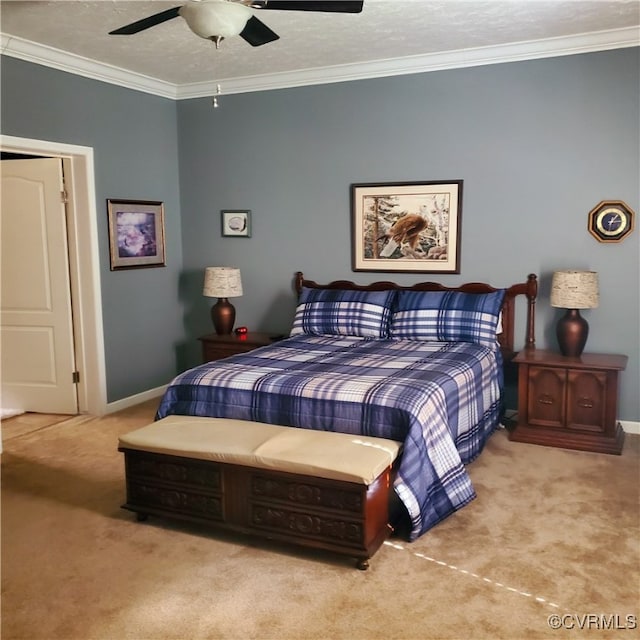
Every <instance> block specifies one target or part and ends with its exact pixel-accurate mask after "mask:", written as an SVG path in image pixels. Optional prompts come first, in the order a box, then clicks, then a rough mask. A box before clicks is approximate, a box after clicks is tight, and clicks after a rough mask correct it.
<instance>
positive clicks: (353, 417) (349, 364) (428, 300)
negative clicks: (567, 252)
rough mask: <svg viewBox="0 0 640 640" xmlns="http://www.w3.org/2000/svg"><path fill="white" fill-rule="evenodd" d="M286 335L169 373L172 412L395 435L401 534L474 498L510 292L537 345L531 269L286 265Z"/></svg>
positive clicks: (495, 416) (510, 328)
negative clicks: (447, 271)
mask: <svg viewBox="0 0 640 640" xmlns="http://www.w3.org/2000/svg"><path fill="white" fill-rule="evenodd" d="M295 289H296V292H297V294H298V304H297V307H296V311H295V316H294V320H293V324H292V328H291V332H290V334H289V335H288V336H287V337H286V338H284V339H282V340H278V341H274V343H273V344H271V345H268V346H264V347H260V348H258V349H255V350H253V351H250V352H248V353H243V354H239V355H236V356H232V357H229V358H225V359H224V360H217V361H215V362H209V363H205V364H203V365H200V366H197V367H194V368H192V369H190V370H188V371H185V372H184V373H182V374H180V375H178V376H177V377H176V378H175V379H174V380H173V381H172V382H171V383H170V384H169V386H168V388H167V390H166V391H165V393H164V395H163V397H162V398H161V401H160V404H159V407H158V411H157V415H156V418H157V419H161V418H164V417H167V416H169V415H194V416H210V417H216V418H233V419H238V420H247V421H254V422H264V423H268V424H278V425H282V426H289V427H298V428H305V429H320V430H326V431H339V432H344V433H350V434H361V435H367V436H377V437H383V438H389V439H392V440H397V441H399V442H402V444H403V447H402V453H401V455H400V457H399V461H398V464H397V470H396V473H395V477H394V483H393V489H394V493H395V496H397V498H398V499H399V503H400V504H401V505H402V508H403V510H404V512H405V514H406V516H407V517H408V521H409V527H408V529H409V531H408V533H407V537H408V539H409V540H415V539H416V538H418V537H419V536H421V535H422V534H424V533H425V532H426V531H428V530H429V529H430V528H432V527H433V526H434V525H435V524H437V523H438V522H440V521H442V520H443V519H444V518H446V517H447V516H449V515H450V514H452V513H453V512H455V511H457V510H458V509H460V508H462V507H463V506H465V505H466V504H468V503H469V502H470V501H471V500H473V499H474V498H475V496H476V494H475V490H474V488H473V486H472V484H471V480H470V478H469V476H468V474H467V471H466V469H465V465H467V464H469V463H470V462H471V461H473V460H474V459H475V458H476V457H477V456H478V455H479V454H480V452H481V451H482V449H483V447H484V445H485V443H486V441H487V440H488V438H489V437H490V436H491V434H492V433H493V432H494V431H495V429H496V428H497V427H498V426H499V424H500V420H501V417H502V413H503V410H504V407H503V393H504V367H505V365H506V364H507V363H509V362H510V360H511V359H512V358H513V357H514V355H515V349H514V327H515V310H516V298H517V297H518V296H524V297H525V298H526V321H525V325H526V335H525V340H524V344H525V347H526V348H532V347H534V345H535V338H534V335H535V326H534V312H535V300H536V295H537V279H536V276H535V275H533V274H531V275H529V276H528V278H527V280H526V281H525V282H521V283H517V284H514V285H511V286H509V287H506V288H496V287H493V286H491V285H489V284H485V283H468V284H464V285H462V286H460V287H446V286H443V285H441V284H439V283H431V282H426V283H419V284H415V285H412V286H400V285H398V284H395V283H392V282H375V283H373V284H369V285H358V284H356V283H354V282H351V281H348V280H338V281H334V282H331V283H329V284H324V285H323V284H318V283H317V282H315V281H313V280H307V279H305V277H304V275H303V274H302V273H301V272H298V273H297V274H296V276H295Z"/></svg>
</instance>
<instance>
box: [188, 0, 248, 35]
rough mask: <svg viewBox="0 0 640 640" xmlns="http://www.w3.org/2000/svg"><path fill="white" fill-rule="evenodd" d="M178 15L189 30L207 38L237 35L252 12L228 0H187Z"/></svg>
mask: <svg viewBox="0 0 640 640" xmlns="http://www.w3.org/2000/svg"><path fill="white" fill-rule="evenodd" d="M180 15H181V16H182V17H183V18H184V19H185V21H186V23H187V24H188V25H189V29H191V31H193V32H194V33H195V34H196V35H197V36H200V37H201V38H205V39H207V40H209V39H211V38H214V37H216V36H218V37H220V38H231V37H233V36H237V35H239V34H240V33H241V32H242V30H243V29H244V28H245V25H246V24H247V21H248V20H249V18H251V16H252V15H253V14H252V12H251V9H249V7H246V6H245V5H243V4H237V3H235V2H229V0H189V1H188V2H187V3H186V4H185V5H184V6H183V7H182V8H181V9H180Z"/></svg>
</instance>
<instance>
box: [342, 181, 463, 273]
mask: <svg viewBox="0 0 640 640" xmlns="http://www.w3.org/2000/svg"><path fill="white" fill-rule="evenodd" d="M461 216H462V180H449V181H431V182H398V183H379V184H353V185H351V229H352V270H353V271H398V272H419V273H460V230H461V227H460V224H461Z"/></svg>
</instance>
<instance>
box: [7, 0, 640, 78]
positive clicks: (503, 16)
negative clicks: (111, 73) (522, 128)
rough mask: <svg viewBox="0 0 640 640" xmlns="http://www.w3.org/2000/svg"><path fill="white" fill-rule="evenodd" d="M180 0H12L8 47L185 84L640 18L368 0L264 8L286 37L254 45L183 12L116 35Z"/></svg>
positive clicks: (555, 7) (623, 3)
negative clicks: (199, 27)
mask: <svg viewBox="0 0 640 640" xmlns="http://www.w3.org/2000/svg"><path fill="white" fill-rule="evenodd" d="M179 4H180V1H179V0H178V1H177V2H176V0H173V1H169V2H165V1H164V0H154V1H128V2H120V1H112V0H101V1H95V2H76V1H74V0H57V1H55V2H27V1H22V0H2V1H1V2H0V12H1V14H0V18H1V23H0V26H1V31H2V34H3V44H4V46H5V49H6V51H8V50H9V48H10V46H11V36H16V37H17V39H20V40H26V41H30V42H33V43H38V44H41V45H46V46H48V47H53V48H54V49H57V50H61V51H64V52H68V53H71V54H75V55H76V56H80V57H82V58H83V59H87V60H89V61H96V62H100V63H104V64H107V65H112V66H113V67H116V68H120V69H124V70H127V71H131V72H134V73H136V74H142V75H143V76H148V77H149V78H153V79H156V80H161V81H165V82H168V83H171V84H172V85H176V86H184V85H192V84H194V83H211V82H220V81H226V80H229V79H237V78H246V77H254V76H263V75H272V74H278V73H280V72H301V71H303V70H304V71H308V70H314V69H317V68H328V67H329V68H333V67H335V66H337V65H353V64H362V63H369V62H371V61H386V60H394V59H398V58H406V57H415V56H425V55H430V54H438V53H442V52H452V51H456V52H458V53H460V52H461V51H462V52H463V53H464V50H473V49H476V48H478V47H496V46H502V45H509V44H513V43H522V42H529V41H540V40H547V39H554V38H566V37H570V36H576V35H578V34H587V33H593V32H603V31H609V30H616V29H625V28H629V27H634V26H637V25H638V24H639V23H640V2H639V1H638V0H613V1H609V0H483V1H481V0H365V3H364V9H363V12H362V13H360V14H331V13H309V12H292V11H260V10H255V12H256V14H257V15H258V16H259V18H260V19H261V20H262V21H263V22H264V23H266V24H267V25H268V26H269V27H270V28H271V29H273V30H274V31H276V33H278V34H279V35H280V40H277V41H276V42H272V43H270V44H266V45H264V46H262V47H251V46H250V45H248V44H247V43H246V42H245V41H244V40H242V39H241V38H239V37H235V38H230V39H228V40H225V41H223V42H222V44H221V47H220V49H219V50H216V49H215V46H214V45H213V44H212V43H211V42H209V41H207V40H203V39H202V38H199V37H197V36H196V35H194V34H193V33H192V32H191V31H190V30H189V28H188V27H187V25H186V23H185V22H184V20H183V19H182V18H176V19H174V20H171V21H169V22H166V23H164V24H161V25H158V26H156V27H153V28H151V29H148V30H146V31H143V32H141V33H139V34H137V35H132V36H110V35H108V32H109V31H110V30H112V29H115V28H117V27H121V26H123V25H124V24H128V23H130V22H133V21H135V20H138V19H140V18H144V17H146V16H148V15H150V14H153V13H157V12H159V11H162V10H164V9H167V8H170V7H174V6H176V5H179ZM627 46H628V45H627Z"/></svg>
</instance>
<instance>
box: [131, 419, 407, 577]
mask: <svg viewBox="0 0 640 640" xmlns="http://www.w3.org/2000/svg"><path fill="white" fill-rule="evenodd" d="M400 447H401V444H400V443H398V442H395V441H393V440H386V439H382V438H372V437H366V436H353V435H348V434H344V433H335V432H330V431H315V430H311V429H296V428H292V427H280V426H275V425H270V424H262V423H257V422H249V421H244V420H229V419H226V418H198V417H191V416H169V417H167V418H163V419H162V420H158V421H157V422H154V423H152V424H150V425H148V426H145V427H143V428H141V429H137V430H136V431H132V432H131V433H127V434H126V435H123V436H121V437H120V440H119V451H122V452H123V453H124V456H125V474H126V485H127V501H126V503H125V504H124V505H122V506H123V508H125V509H129V510H131V511H134V512H136V513H137V516H138V519H139V520H145V519H146V518H147V516H148V515H157V516H167V517H174V518H181V519H183V520H190V521H193V522H199V523H207V524H212V525H215V526H217V527H221V528H224V529H229V530H233V531H237V532H241V533H245V534H253V535H259V536H262V537H266V538H270V539H273V540H278V541H284V542H291V543H295V544H298V545H304V546H307V547H312V548H315V549H323V550H328V551H333V552H337V553H340V554H343V555H347V556H352V557H354V558H356V559H357V566H358V568H360V569H366V568H367V567H368V566H369V559H370V558H371V556H373V554H374V553H375V552H376V551H377V550H378V548H379V547H380V545H381V544H382V543H383V542H384V540H385V539H386V538H387V536H388V535H389V533H390V530H391V528H390V526H389V500H390V498H391V494H392V493H393V490H392V487H391V484H392V467H393V463H394V460H395V459H396V457H397V455H398V453H399V451H400Z"/></svg>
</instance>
